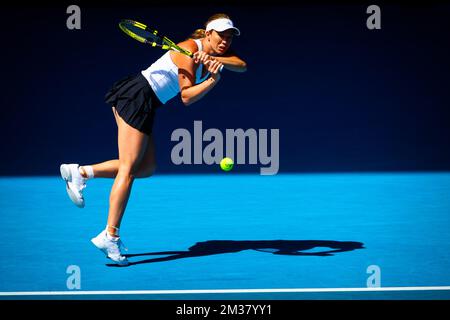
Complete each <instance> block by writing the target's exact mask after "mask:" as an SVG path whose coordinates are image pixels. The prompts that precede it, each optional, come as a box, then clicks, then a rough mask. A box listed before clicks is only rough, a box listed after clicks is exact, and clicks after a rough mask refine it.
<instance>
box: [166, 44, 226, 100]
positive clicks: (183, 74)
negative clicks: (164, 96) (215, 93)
mask: <svg viewBox="0 0 450 320" xmlns="http://www.w3.org/2000/svg"><path fill="white" fill-rule="evenodd" d="M178 45H179V46H180V47H182V48H184V49H187V50H189V51H191V52H193V53H194V58H189V57H188V56H186V55H184V54H181V53H177V52H171V53H170V55H171V58H172V61H173V62H174V63H175V65H176V66H177V67H178V84H179V86H180V94H181V101H182V102H183V104H184V105H186V106H188V105H191V104H193V103H194V102H197V101H198V100H200V99H201V98H203V97H204V96H205V95H206V94H207V93H208V92H209V91H211V89H212V88H214V87H215V85H216V84H217V82H218V81H219V80H220V71H219V70H220V67H221V66H222V63H221V62H219V61H217V60H216V61H214V60H212V59H209V56H208V55H205V54H204V53H202V52H199V51H198V48H197V44H196V43H195V41H194V40H192V39H189V40H186V41H184V42H181V43H179V44H178ZM199 63H203V64H204V66H205V67H206V68H208V71H209V72H210V73H211V76H210V77H209V78H208V79H207V80H205V81H203V82H202V83H199V84H197V85H196V84H195V73H196V71H197V68H198V65H199Z"/></svg>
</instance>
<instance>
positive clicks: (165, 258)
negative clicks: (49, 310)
mask: <svg viewBox="0 0 450 320" xmlns="http://www.w3.org/2000/svg"><path fill="white" fill-rule="evenodd" d="M238 170H239V168H236V171H238ZM112 183H113V180H108V179H94V180H90V181H89V183H88V187H87V188H86V190H85V198H86V207H85V208H84V209H79V208H77V207H75V206H74V205H73V204H72V202H71V201H70V199H69V198H68V197H67V194H66V191H65V185H64V182H63V180H62V179H61V178H60V177H59V176H58V177H57V176H54V177H50V176H49V177H17V178H14V177H3V178H1V179H0V188H1V190H2V191H1V192H0V207H1V208H2V209H1V215H0V223H1V225H2V229H3V230H2V231H3V232H2V234H3V239H2V240H3V241H1V242H0V250H1V251H2V253H3V258H2V264H0V292H1V299H17V298H18V297H20V298H21V299H23V298H25V299H217V298H219V299H449V298H450V290H449V289H450V287H449V286H450V275H449V273H448V270H450V253H449V252H450V235H449V233H448V227H449V225H450V216H449V214H448V213H449V212H450V202H449V198H448V195H449V192H450V173H447V172H436V173H353V174H344V173H342V174H278V175H275V176H260V175H256V174H255V175H252V174H237V173H236V172H234V171H233V172H229V173H225V172H219V170H218V173H217V174H215V175H214V174H209V175H155V176H154V177H151V178H148V179H141V180H136V181H135V184H134V186H133V193H132V195H131V198H130V201H129V204H128V208H127V212H126V214H125V217H124V221H123V223H122V228H121V235H122V239H123V242H124V243H125V245H126V246H127V247H128V251H127V255H128V258H129V260H130V262H131V265H130V266H127V267H117V266H114V265H111V262H110V260H107V259H106V258H105V256H104V255H103V253H101V252H100V251H98V249H97V248H95V247H94V246H93V245H92V243H91V242H90V239H91V238H92V237H94V236H96V235H97V234H98V232H99V231H101V230H102V229H103V228H104V227H105V223H106V214H107V209H108V197H109V191H110V188H111V186H112ZM74 268H75V269H76V270H77V275H78V276H79V277H78V278H77V279H78V280H77V281H78V282H77V284H78V287H76V288H73V287H71V286H70V281H71V279H72V278H71V276H72V273H71V270H74ZM374 268H375V269H376V270H378V276H377V282H375V283H376V285H375V286H374V287H373V286H371V285H370V283H371V280H370V277H371V270H374Z"/></svg>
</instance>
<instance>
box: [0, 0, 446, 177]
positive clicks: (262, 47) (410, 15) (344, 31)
mask: <svg viewBox="0 0 450 320" xmlns="http://www.w3.org/2000/svg"><path fill="white" fill-rule="evenodd" d="M69 4H72V3H66V4H64V3H61V4H58V5H54V6H52V5H47V6H45V7H39V6H34V7H9V8H4V11H5V14H4V15H3V19H4V21H6V26H7V27H6V28H2V29H1V31H0V32H1V39H2V59H1V64H2V77H1V81H2V83H1V85H2V88H3V92H2V94H1V95H0V97H1V98H0V99H1V103H2V116H1V126H0V128H1V129H0V130H1V135H2V138H3V139H2V146H3V148H2V157H1V161H2V162H1V166H0V174H1V175H25V174H27V175H28V174H49V175H53V174H58V170H59V164H60V163H62V162H79V163H83V164H88V163H95V162H99V161H104V160H109V159H112V158H116V157H117V145H116V136H117V133H116V125H115V122H114V118H113V115H112V113H111V110H110V108H109V106H108V105H106V104H105V103H104V102H103V96H104V94H105V92H106V91H107V90H108V88H109V87H110V86H111V85H112V83H113V82H114V81H116V80H118V79H120V78H121V77H123V76H126V75H128V74H133V73H136V72H139V71H140V70H142V69H144V68H147V67H148V66H149V65H150V64H151V63H152V62H153V61H154V60H155V59H157V58H158V57H159V56H160V55H161V53H162V52H161V51H159V50H157V49H152V48H149V47H146V46H144V45H141V44H139V43H138V42H136V41H134V40H132V39H130V38H127V37H126V36H124V34H122V33H121V31H120V30H119V29H118V28H117V22H118V21H119V20H120V19H121V18H132V19H136V20H141V21H143V22H147V23H149V24H150V23H151V24H153V25H154V26H156V27H157V28H158V29H160V30H163V31H164V32H165V33H166V34H167V35H169V36H170V38H172V39H173V40H175V41H180V40H183V39H184V38H186V37H187V36H188V35H189V34H190V33H191V32H192V31H193V30H194V29H196V28H198V27H202V25H203V23H204V21H205V20H206V19H207V18H208V17H209V16H210V15H211V14H213V13H216V12H226V13H228V14H229V15H230V16H231V17H232V18H233V20H234V21H235V23H236V25H237V26H238V27H239V28H240V29H241V32H242V36H241V37H238V38H236V39H235V41H234V43H233V45H234V47H235V49H236V50H237V52H238V53H240V55H242V57H243V58H244V59H245V60H246V61H247V62H248V72H246V73H244V74H235V73H231V72H226V73H224V74H223V77H222V80H221V83H220V85H219V86H217V87H216V88H215V89H214V90H213V91H212V92H211V93H210V94H208V95H207V96H206V97H205V98H204V99H203V100H202V101H200V102H198V103H196V104H193V105H192V106H190V107H185V106H184V105H182V103H181V101H179V99H174V100H172V101H171V102H170V103H168V104H167V105H166V106H164V107H163V108H162V109H159V110H158V113H157V118H156V123H155V128H154V135H155V140H156V146H157V159H158V168H159V173H172V172H206V171H209V172H211V171H217V167H211V166H207V165H197V166H194V165H192V166H175V165H173V164H172V163H171V161H170V150H171V148H172V147H173V145H174V143H173V142H171V141H170V134H171V132H172V131H173V130H174V129H176V128H187V129H189V130H190V131H192V128H193V121H194V120H202V121H203V126H204V128H205V129H206V128H212V127H214V128H219V129H222V130H224V129H226V128H243V129H248V128H255V129H258V128H267V129H270V128H279V129H280V172H288V171H298V172H322V171H380V170H395V171H397V170H449V169H450V152H449V147H448V146H449V137H450V125H449V124H450V121H449V120H450V118H449V111H448V107H449V105H450V94H449V78H448V77H449V74H450V61H449V58H448V57H449V56H450V45H449V41H448V39H449V30H450V28H449V27H450V20H449V19H448V17H449V15H450V6H449V5H444V4H435V5H415V6H412V7H410V6H406V5H381V9H382V29H381V30H373V31H372V30H368V29H367V28H366V19H367V17H368V14H366V8H367V6H368V5H369V4H372V3H368V4H346V5H331V4H322V5H320V4H314V5H313V4H311V5H308V4H302V5H284V4H283V5H279V6H275V5H271V6H268V5H265V6H262V5H260V6H252V5H245V6H243V5H240V6H239V5H226V6H225V5H205V4H203V3H201V4H195V3H194V5H192V6H186V5H185V6H181V5H178V4H176V5H165V6H164V5H160V4H159V5H152V3H151V2H147V3H146V4H144V3H142V4H140V5H139V6H137V5H136V6H135V5H132V4H128V5H117V4H116V5H114V6H112V5H108V4H107V3H104V4H103V3H99V4H98V5H92V4H91V5H87V4H86V5H85V4H81V5H80V6H81V12H82V21H81V27H82V28H81V30H68V29H67V28H66V19H67V17H68V15H67V14H66V8H67V6H68V5H69ZM6 12H8V14H6ZM18 21H19V23H17V22H18ZM259 167H260V165H254V166H242V167H240V168H237V170H236V171H237V172H248V171H250V172H258V170H259Z"/></svg>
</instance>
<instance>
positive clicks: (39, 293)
mask: <svg viewBox="0 0 450 320" xmlns="http://www.w3.org/2000/svg"><path fill="white" fill-rule="evenodd" d="M442 290H450V286H437V287H379V288H291V289H214V290H129V291H127V290H125V291H120V290H117V291H114V290H113V291H17V292H0V296H59V295H147V294H149V295H153V294H202V293H203V294H205V293H283V292H299V293H302V292H303V293H305V292H313V293H314V292H384V291H442Z"/></svg>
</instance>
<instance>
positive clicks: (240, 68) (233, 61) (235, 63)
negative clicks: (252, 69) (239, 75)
mask: <svg viewBox="0 0 450 320" xmlns="http://www.w3.org/2000/svg"><path fill="white" fill-rule="evenodd" d="M214 59H215V60H218V61H219V62H221V63H222V64H223V66H224V68H225V69H227V70H230V71H234V72H245V71H247V63H246V62H245V61H244V60H242V59H241V58H239V57H238V56H237V54H236V53H235V52H234V51H232V50H231V49H228V51H227V52H226V53H225V54H224V55H221V56H214Z"/></svg>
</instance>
